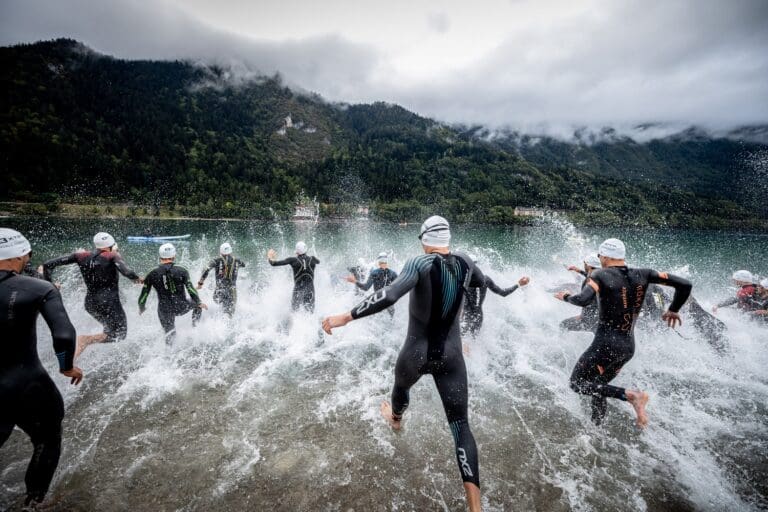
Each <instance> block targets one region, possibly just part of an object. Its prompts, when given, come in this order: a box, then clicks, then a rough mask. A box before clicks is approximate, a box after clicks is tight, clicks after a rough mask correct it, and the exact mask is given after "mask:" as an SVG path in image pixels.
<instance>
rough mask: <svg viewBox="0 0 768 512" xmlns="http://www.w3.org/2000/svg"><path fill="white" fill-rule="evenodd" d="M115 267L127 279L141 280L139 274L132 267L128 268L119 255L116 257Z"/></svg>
mask: <svg viewBox="0 0 768 512" xmlns="http://www.w3.org/2000/svg"><path fill="white" fill-rule="evenodd" d="M114 262H115V266H116V267H117V270H118V271H119V272H120V273H121V274H123V275H124V276H125V277H127V278H128V279H130V280H131V281H136V280H137V279H140V277H139V274H137V273H136V272H134V271H133V269H131V267H129V266H128V264H127V263H126V262H125V260H124V259H123V257H122V256H120V255H119V254H116V255H115V257H114Z"/></svg>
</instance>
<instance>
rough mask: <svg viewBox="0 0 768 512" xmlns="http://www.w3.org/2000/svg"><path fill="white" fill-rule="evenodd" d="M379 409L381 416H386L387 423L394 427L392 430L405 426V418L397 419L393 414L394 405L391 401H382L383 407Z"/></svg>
mask: <svg viewBox="0 0 768 512" xmlns="http://www.w3.org/2000/svg"><path fill="white" fill-rule="evenodd" d="M379 411H381V417H382V418H384V419H385V420H386V421H387V423H389V426H390V427H392V430H400V428H401V427H402V426H403V420H402V418H401V419H399V420H397V419H395V418H394V417H393V416H392V406H391V405H389V402H387V401H386V400H384V401H383V402H381V408H380V409H379Z"/></svg>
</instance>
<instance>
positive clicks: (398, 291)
mask: <svg viewBox="0 0 768 512" xmlns="http://www.w3.org/2000/svg"><path fill="white" fill-rule="evenodd" d="M431 264H432V259H427V258H423V257H417V258H411V259H409V260H408V261H407V262H406V263H405V267H404V268H403V273H402V274H401V275H400V277H399V278H398V279H397V281H395V282H394V283H392V284H390V285H389V286H385V287H384V288H382V289H381V290H379V291H377V292H374V293H373V294H371V295H369V296H368V297H366V298H365V299H363V301H362V302H361V303H360V304H358V305H357V306H355V307H354V308H352V318H363V317H365V316H369V315H373V314H375V313H378V312H379V311H384V310H385V309H387V308H388V307H389V306H391V305H392V304H394V303H395V302H397V301H398V300H399V299H400V297H402V296H403V295H405V294H406V293H408V292H409V291H411V290H412V289H413V287H414V286H416V284H417V283H418V282H419V275H420V273H421V271H422V270H424V268H426V266H427V265H431Z"/></svg>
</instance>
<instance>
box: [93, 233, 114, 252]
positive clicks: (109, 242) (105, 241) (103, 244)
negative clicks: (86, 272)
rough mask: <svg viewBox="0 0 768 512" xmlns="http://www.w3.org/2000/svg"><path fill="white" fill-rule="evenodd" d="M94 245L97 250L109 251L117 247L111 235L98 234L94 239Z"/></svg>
mask: <svg viewBox="0 0 768 512" xmlns="http://www.w3.org/2000/svg"><path fill="white" fill-rule="evenodd" d="M93 245H94V246H95V247H96V248H97V249H109V248H110V247H112V246H113V245H115V239H114V238H112V235H110V234H109V233H103V232H102V233H96V235H95V236H94V237H93Z"/></svg>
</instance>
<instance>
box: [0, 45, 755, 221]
mask: <svg viewBox="0 0 768 512" xmlns="http://www.w3.org/2000/svg"><path fill="white" fill-rule="evenodd" d="M0 64H2V69H3V70H2V72H0V73H2V74H1V75H0V76H1V77H2V78H1V79H0V82H1V83H2V86H3V88H4V90H6V91H7V94H6V95H5V96H3V97H2V98H0V154H1V155H2V158H0V173H2V174H3V176H4V177H5V182H6V184H7V186H6V187H2V188H0V200H4V201H8V202H19V203H26V204H25V205H21V206H18V208H19V209H20V210H21V211H22V213H25V214H31V215H41V214H48V215H72V216H76V215H84V216H102V215H107V216H111V215H114V216H125V217H131V216H151V217H161V218H162V217H166V218H167V217H168V216H173V217H196V218H220V217H227V218H253V219H264V220H270V219H274V218H281V219H285V218H290V216H291V215H292V213H293V208H294V206H295V204H296V201H297V198H298V197H300V196H302V195H303V194H306V195H307V196H309V197H313V198H317V201H318V202H319V203H320V209H321V211H320V214H321V216H323V217H334V216H338V217H345V216H354V213H353V212H354V208H355V207H356V206H357V205H362V204H364V205H366V206H369V207H370V212H371V217H372V218H373V219H376V220H385V221H409V222H410V221H418V220H420V219H422V218H423V217H424V216H425V215H427V214H431V213H433V212H440V213H442V214H444V215H446V216H448V217H450V218H451V219H453V220H454V221H456V222H489V223H510V224H511V223H525V222H527V219H525V218H521V217H517V216H515V215H514V209H515V207H517V206H536V207H540V208H544V209H548V210H555V211H559V212H563V213H564V214H565V215H566V216H567V217H569V218H570V219H571V220H573V221H575V222H577V223H589V224H591V225H596V226H598V225H613V226H668V227H691V228H705V229H748V230H768V211H766V210H765V208H764V205H765V203H766V202H765V201H762V202H761V203H760V205H763V206H760V205H758V206H754V205H751V204H748V203H746V202H744V201H742V200H740V198H739V196H738V195H737V196H734V194H733V192H734V191H737V190H738V187H735V186H732V185H729V186H719V187H718V186H716V184H717V183H718V180H721V181H720V183H723V184H732V183H733V179H732V178H729V177H728V176H729V174H732V171H733V165H732V162H729V161H727V159H728V158H732V157H733V155H735V154H740V153H738V151H742V152H743V151H744V145H743V144H742V145H738V148H735V147H733V146H732V145H729V144H737V143H735V142H729V141H727V140H718V141H715V142H716V145H715V146H713V147H715V149H716V150H712V149H706V150H702V151H699V152H698V153H696V154H695V155H694V154H693V152H692V149H691V146H690V144H688V143H687V142H685V141H679V143H676V142H675V141H669V142H668V143H665V145H664V146H663V151H661V150H660V149H659V146H658V145H654V146H650V149H649V148H643V147H640V146H639V145H637V144H634V143H632V144H630V143H629V142H626V141H624V142H621V141H619V142H617V143H616V144H618V146H615V147H612V149H611V151H608V150H606V149H605V148H604V147H602V146H600V147H598V146H596V147H595V148H593V149H591V150H590V149H589V148H586V149H585V148H583V147H582V148H581V149H580V151H581V153H579V154H578V155H577V156H578V162H577V161H576V160H574V158H575V157H569V158H565V157H563V155H567V154H569V151H571V152H572V149H573V148H570V149H569V147H568V146H567V145H561V144H550V145H549V146H546V147H545V146H543V145H540V146H536V147H537V148H538V149H537V150H536V151H538V152H537V153H536V152H534V151H533V150H532V149H531V148H532V147H533V146H531V147H529V148H528V149H527V150H526V151H520V150H519V148H518V147H516V146H514V145H512V144H505V143H503V142H502V141H498V140H497V141H493V142H486V141H484V140H482V139H480V138H477V137H473V136H470V135H468V133H467V132H466V131H462V130H461V129H458V128H453V127H450V126H446V125H443V124H440V123H437V122H435V121H432V120H430V119H426V118H423V117H420V116H418V115H416V114H413V113H411V112H408V111H407V110H405V109H403V108H401V107H398V106H395V105H389V104H384V103H375V104H372V105H332V104H328V103H326V102H324V101H323V100H322V98H319V97H317V96H314V95H310V94H297V93H295V92H293V91H292V90H290V89H289V88H287V87H285V86H284V85H283V84H282V82H281V80H280V78H279V77H263V78H261V79H258V80H251V81H247V82H243V81H241V80H239V79H238V78H237V77H234V76H232V74H231V72H230V71H229V70H226V69H223V68H218V67H204V66H200V65H193V64H191V63H187V62H149V61H124V60H119V59H113V58H110V57H106V56H103V55H99V54H96V53H94V52H92V51H91V50H89V49H88V48H86V47H84V46H83V45H81V44H79V43H77V42H75V41H72V40H57V41H50V42H43V43H37V44H33V45H20V46H15V47H11V48H0ZM621 144H624V146H621ZM697 144H699V145H702V144H704V145H706V143H705V142H702V141H699V142H698V143H697ZM630 146H631V148H630V149H631V151H630V150H629V149H627V148H629V147H630ZM756 147H757V148H758V149H759V146H756ZM622 148H623V149H622ZM750 148H751V146H750ZM545 149H546V153H544V151H545ZM737 149H738V151H737ZM748 149H749V148H748ZM584 151H594V152H601V153H600V155H601V157H600V158H597V157H595V158H594V159H591V160H590V159H589V158H585V157H584V155H583V154H582V153H583V152H584ZM648 151H654V155H655V157H654V159H651V158H649V157H648V156H647V152H648ZM526 154H527V155H528V157H529V158H530V160H528V159H526V158H525V157H524V156H525V155H526ZM606 155H607V156H606ZM617 155H620V156H621V158H624V159H625V162H623V163H622V162H620V161H617V158H618V156H617ZM534 156H535V158H534ZM534 161H535V163H533V162H534ZM606 161H610V162H612V163H611V165H610V166H609V167H608V166H606V165H605V162H606ZM702 161H706V165H707V166H706V173H705V174H706V175H705V176H703V177H702V181H701V183H699V182H697V181H696V180H697V178H696V176H697V174H696V172H695V171H696V168H697V166H701V165H703V164H702ZM584 162H587V164H585V163H584ZM590 162H594V165H588V164H589V163H590ZM686 162H688V164H689V166H688V167H685V166H686ZM577 164H578V165H577ZM649 166H650V167H652V169H651V170H652V172H651V171H650V170H649V171H648V172H647V173H646V174H649V175H652V176H653V179H652V180H645V179H642V173H641V172H639V170H642V169H650V167H649ZM681 166H682V168H684V172H683V171H681V170H680V169H681ZM624 167H626V168H627V169H631V170H632V172H628V173H627V174H626V176H622V175H621V172H620V170H621V169H622V168H624ZM679 176H684V177H685V179H678V177H679ZM728 180H730V181H728ZM662 183H663V184H662ZM691 183H693V184H694V185H696V186H693V185H691ZM350 213H351V215H350Z"/></svg>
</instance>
